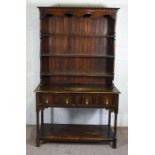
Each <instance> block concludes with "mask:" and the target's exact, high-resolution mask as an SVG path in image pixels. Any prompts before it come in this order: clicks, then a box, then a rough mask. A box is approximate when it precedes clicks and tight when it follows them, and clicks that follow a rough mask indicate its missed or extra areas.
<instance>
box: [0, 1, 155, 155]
mask: <svg viewBox="0 0 155 155" xmlns="http://www.w3.org/2000/svg"><path fill="white" fill-rule="evenodd" d="M115 2H116V3H117V0H115ZM154 15H155V9H154V0H152V1H151V0H147V3H146V1H142V0H137V1H135V0H133V1H132V0H130V2H129V16H128V17H129V31H128V32H129V37H128V38H129V50H128V51H129V60H130V61H129V82H128V83H129V89H128V90H129V99H128V101H129V123H128V124H129V155H134V154H141V155H146V154H148V155H154V154H155V149H154V138H155V132H154V131H155V123H154V122H155V121H154V118H155V112H154V109H155V106H154V104H155V97H154V96H155V95H154V92H155V91H154V87H155V80H154V79H155V69H154V68H155V67H154V66H155V61H154V59H155V54H154V51H155V46H154V45H155V43H154V34H155V20H154ZM25 16H26V7H25V1H22V0H14V1H9V3H8V1H1V5H0V18H1V27H0V42H1V44H0V71H1V72H0V73H1V74H0V108H1V110H0V123H1V124H0V125H1V126H0V138H1V140H0V146H1V148H0V154H2V155H3V154H6V155H10V154H15V155H26V130H25V129H26V126H25V124H26V79H25V77H26V71H25V70H26V33H25V31H26V20H25ZM116 151H117V150H116Z"/></svg>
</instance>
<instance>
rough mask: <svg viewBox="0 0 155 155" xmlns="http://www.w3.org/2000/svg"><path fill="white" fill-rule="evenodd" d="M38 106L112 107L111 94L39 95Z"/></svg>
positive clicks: (112, 98) (113, 103)
mask: <svg viewBox="0 0 155 155" xmlns="http://www.w3.org/2000/svg"><path fill="white" fill-rule="evenodd" d="M39 104H40V105H44V106H72V105H73V106H77V107H78V106H86V107H87V106H88V107H89V106H96V107H98V106H99V107H100V106H103V107H114V106H115V99H114V95H113V94H40V95H39Z"/></svg>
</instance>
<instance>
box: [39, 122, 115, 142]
mask: <svg viewBox="0 0 155 155" xmlns="http://www.w3.org/2000/svg"><path fill="white" fill-rule="evenodd" d="M40 133H41V135H40V140H46V141H62V142H63V141H64V142H111V141H113V132H112V129H111V127H108V126H107V125H71V124H67V125H65V124H44V126H43V127H42V128H41V129H40Z"/></svg>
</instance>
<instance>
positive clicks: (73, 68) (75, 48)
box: [40, 8, 116, 85]
mask: <svg viewBox="0 0 155 155" xmlns="http://www.w3.org/2000/svg"><path fill="white" fill-rule="evenodd" d="M115 13H116V9H102V10H101V9H98V10H97V9H89V10H83V9H79V10H78V9H71V8H63V9H61V8H60V9H57V8H47V9H45V8H40V17H41V22H40V23H41V24H40V25H41V82H42V83H49V84H51V83H79V84H85V83H88V84H89V83H90V84H103V85H111V84H112V80H113V72H114V54H115V53H114V32H115Z"/></svg>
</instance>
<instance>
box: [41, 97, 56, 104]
mask: <svg viewBox="0 0 155 155" xmlns="http://www.w3.org/2000/svg"><path fill="white" fill-rule="evenodd" d="M54 103H55V101H54V96H53V95H51V94H40V96H39V104H42V105H54Z"/></svg>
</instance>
